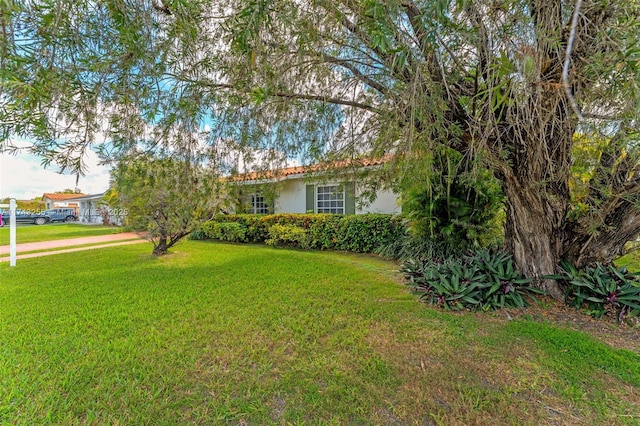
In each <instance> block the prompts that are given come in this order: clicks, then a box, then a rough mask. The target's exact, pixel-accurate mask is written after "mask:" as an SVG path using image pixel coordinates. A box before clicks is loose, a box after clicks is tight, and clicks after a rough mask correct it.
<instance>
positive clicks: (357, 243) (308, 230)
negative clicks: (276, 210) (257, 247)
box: [193, 214, 406, 253]
mask: <svg viewBox="0 0 640 426" xmlns="http://www.w3.org/2000/svg"><path fill="white" fill-rule="evenodd" d="M405 232H406V226H405V224H404V221H403V218H402V217H401V216H399V215H390V214H362V215H344V216H343V215H335V214H274V215H254V214H239V215H224V216H217V217H216V218H215V219H213V220H211V221H209V222H206V223H205V224H203V225H202V226H201V228H200V229H199V230H198V231H196V232H194V234H193V237H194V238H198V239H203V238H209V239H216V240H222V241H233V242H252V243H267V244H269V245H275V246H279V245H286V246H292V247H300V248H305V249H315V250H346V251H353V252H358V253H373V252H374V251H375V250H376V249H378V248H379V247H381V246H383V245H385V244H388V243H390V242H391V241H393V240H394V239H397V238H400V237H401V236H402V235H404V234H405Z"/></svg>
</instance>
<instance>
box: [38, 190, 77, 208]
mask: <svg viewBox="0 0 640 426" xmlns="http://www.w3.org/2000/svg"><path fill="white" fill-rule="evenodd" d="M82 196H84V194H51V193H49V192H45V193H44V194H42V202H43V203H45V205H46V206H47V207H46V208H47V209H57V208H61V207H68V208H72V209H76V210H77V209H78V208H79V207H80V205H79V204H78V202H77V201H76V200H75V198H77V197H82Z"/></svg>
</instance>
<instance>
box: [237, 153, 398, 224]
mask: <svg viewBox="0 0 640 426" xmlns="http://www.w3.org/2000/svg"><path fill="white" fill-rule="evenodd" d="M386 161H387V159H380V160H365V161H361V162H360V163H358V164H359V165H358V167H365V168H372V167H378V166H380V165H382V164H383V163H384V162H386ZM347 167H354V165H353V164H352V163H351V162H336V163H333V164H332V165H330V166H329V167H326V166H324V167H322V166H319V165H316V166H309V167H289V168H285V169H279V170H273V171H269V172H267V173H257V172H256V173H245V174H241V175H237V176H234V177H233V178H232V179H233V181H235V182H237V183H238V188H239V191H238V192H239V194H240V196H239V198H240V199H239V202H238V205H237V206H236V211H238V212H244V213H256V214H263V213H333V214H362V213H400V212H401V207H400V205H399V203H398V195H397V194H395V193H394V192H392V191H391V190H379V191H377V193H376V197H375V200H374V201H373V202H372V203H370V204H368V205H367V204H363V205H360V204H361V203H356V200H357V199H358V197H360V196H361V195H362V192H363V191H364V185H362V184H360V183H359V182H357V177H355V176H356V174H354V173H351V174H349V173H348V172H346V173H344V174H342V175H341V176H336V177H335V178H333V179H331V178H327V177H326V174H325V173H324V172H325V171H327V169H329V170H338V169H346V168H347ZM350 176H351V177H350Z"/></svg>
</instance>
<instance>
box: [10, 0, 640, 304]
mask: <svg viewBox="0 0 640 426" xmlns="http://www.w3.org/2000/svg"><path fill="white" fill-rule="evenodd" d="M0 4H1V5H2V14H1V17H0V27H1V29H2V31H3V36H4V37H2V41H0V54H1V56H0V57H1V59H0V61H1V63H0V69H1V70H2V71H0V72H1V74H0V76H1V80H0V81H1V82H2V86H0V99H1V101H0V102H1V104H0V122H2V125H1V128H2V133H1V134H2V140H3V145H4V144H5V143H6V141H7V140H8V138H9V137H10V136H12V135H23V136H28V137H30V138H33V139H34V140H35V141H36V143H35V144H34V147H33V149H34V151H36V152H37V153H38V154H40V155H42V156H44V157H45V158H48V159H51V160H52V161H56V162H58V163H60V164H62V165H63V166H64V167H70V168H74V169H80V168H81V163H80V162H79V161H78V158H81V154H82V153H83V151H84V150H86V149H88V147H89V145H90V144H91V143H93V142H94V141H95V138H96V136H97V135H99V134H101V133H104V136H105V137H106V138H107V139H108V140H109V141H110V143H109V144H106V145H104V153H105V154H107V153H109V152H110V153H112V154H113V153H116V154H117V153H122V152H126V151H127V150H130V149H131V147H132V146H140V145H141V144H144V143H146V144H147V145H149V146H151V147H154V146H157V145H158V144H161V145H167V146H170V145H174V144H182V142H180V138H179V137H178V136H177V133H173V132H172V131H171V129H173V128H175V124H176V123H179V124H180V126H182V128H186V129H188V131H190V132H197V131H199V130H200V129H201V128H203V125H204V124H205V123H206V124H207V125H208V126H209V128H210V131H209V132H208V145H207V146H208V147H209V148H210V149H211V151H210V153H209V155H210V156H212V157H213V156H217V157H216V158H219V156H221V155H222V154H221V151H224V150H226V149H227V148H228V147H230V146H232V147H234V149H236V148H245V147H246V148H250V149H247V150H244V151H243V152H245V153H246V155H247V156H249V157H251V156H252V155H253V156H255V154H256V152H259V153H260V155H259V157H260V158H261V159H263V160H266V161H265V163H267V164H268V165H273V164H274V163H276V162H279V161H283V160H284V159H286V158H288V157H305V158H309V159H317V158H334V157H359V156H379V155H383V154H393V155H394V156H395V158H396V165H397V174H396V175H398V174H402V172H403V170H406V166H405V165H406V164H407V162H410V161H411V160H412V159H414V158H420V159H421V160H423V159H425V158H426V159H428V158H429V156H431V155H432V153H433V151H434V148H435V147H437V146H445V147H447V148H449V149H452V150H455V151H457V152H458V153H459V154H461V155H462V158H464V159H465V160H472V161H465V162H464V163H461V164H462V165H463V166H464V165H466V164H473V165H475V164H485V165H486V166H487V167H489V168H490V169H491V170H492V171H493V173H494V174H495V176H496V177H497V178H498V179H499V180H500V182H501V185H502V189H503V191H504V193H505V196H506V227H505V235H506V245H507V248H508V249H509V251H510V252H511V253H512V254H513V255H514V259H515V261H516V263H517V265H518V266H519V267H520V268H521V270H522V271H523V272H524V273H525V274H527V275H529V276H532V277H534V278H536V279H537V280H538V281H537V282H538V285H539V286H541V287H542V288H545V289H547V290H548V291H550V292H551V293H552V294H554V295H556V296H559V295H560V293H559V289H558V287H557V285H556V284H555V283H554V282H553V281H551V280H547V279H544V276H546V275H548V274H553V273H554V272H555V270H556V267H557V264H558V262H559V260H560V259H561V258H567V259H569V260H572V261H573V262H575V263H577V264H578V265H584V264H588V263H591V262H595V261H611V260H612V259H614V258H615V257H616V256H618V255H619V254H620V252H621V251H622V249H623V247H624V244H625V243H626V242H627V241H629V240H630V239H632V238H634V237H635V236H636V235H637V234H638V232H639V231H640V211H638V209H637V205H638V202H639V200H638V195H639V193H640V191H639V189H640V173H638V172H640V170H638V166H639V163H638V155H637V149H638V148H637V142H638V139H639V138H638V134H639V129H638V127H639V123H638V117H639V116H640V115H639V109H640V47H639V46H640V3H639V2H638V1H637V0H623V1H610V0H577V1H566V0H552V1H549V0H545V1H541V0H502V1H501V0H497V1H496V0H455V1H454V0H436V1H418V0H413V1H412V0H384V1H383V0H338V1H329V0H272V1H267V0H231V1H224V2H220V1H215V0H198V1H196V0H194V1H186V0H153V1H144V2H131V1H125V0H105V1H101V2H90V1H88V0H50V1H28V2H17V1H14V0H3V1H2V2H1V3H0ZM577 134H579V135H581V137H582V138H583V140H586V141H594V142H593V143H594V144H595V143H596V142H595V141H597V147H596V145H593V146H594V149H593V151H592V153H591V155H590V158H589V165H588V168H587V169H586V170H587V171H588V172H587V173H586V174H584V176H583V177H585V179H586V180H585V181H583V182H582V193H581V196H580V199H579V200H578V199H576V197H575V196H574V197H573V201H572V194H571V191H572V189H571V188H572V185H573V184H572V175H571V167H572V165H573V164H574V160H575V158H576V157H575V156H576V152H575V147H574V140H575V137H576V135H577ZM150 135H152V137H149V136H150ZM587 143H588V144H591V142H587ZM583 152H584V151H583ZM222 156H223V157H224V155H222ZM427 164H428V162H427ZM427 167H428V166H427ZM465 167H466V166H465ZM576 203H577V204H576Z"/></svg>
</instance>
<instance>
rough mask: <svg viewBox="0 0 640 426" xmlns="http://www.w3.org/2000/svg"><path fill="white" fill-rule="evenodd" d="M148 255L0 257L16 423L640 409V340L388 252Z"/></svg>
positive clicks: (606, 413)
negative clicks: (431, 297)
mask: <svg viewBox="0 0 640 426" xmlns="http://www.w3.org/2000/svg"><path fill="white" fill-rule="evenodd" d="M149 252H150V246H149V245H148V244H141V245H134V246H124V247H116V248H105V249H100V250H93V251H88V252H83V253H81V254H78V253H74V254H64V255H56V256H49V257H43V258H36V259H28V260H23V261H21V262H19V263H18V266H17V267H15V268H9V267H8V266H6V265H0V423H1V424H25V425H27V424H96V425H97V424H123V425H124V424H127V425H129V424H153V425H175V424H224V423H231V424H256V425H263V424H335V425H343V424H375V425H413V424H416V425H472V424H477V425H494V424H505V425H506V424H509V425H512V424H525V425H526V424H530V425H539V424H553V425H563V424H566V425H575V424H585V425H612V424H613V425H614V424H638V423H639V422H640V395H639V389H640V356H639V354H638V353H634V352H631V351H625V350H617V349H614V348H611V347H609V346H607V345H606V344H603V343H602V342H599V341H597V340H595V339H594V338H591V337H589V336H587V335H585V334H582V333H579V332H574V331H569V330H565V329H560V328H557V327H555V326H552V325H549V324H544V323H536V322H529V321H526V320H513V321H506V320H503V319H500V318H501V316H499V315H496V314H474V315H472V314H465V315H461V314H452V313H446V312H442V311H438V310H435V309H432V308H429V307H426V306H424V305H422V304H420V303H418V302H416V300H415V297H414V296H413V295H411V294H409V293H407V292H406V290H405V288H404V287H403V286H402V285H401V284H399V283H398V282H397V276H396V275H395V273H394V271H393V270H394V269H395V265H393V264H391V263H387V262H384V261H382V260H379V259H377V258H374V257H369V256H358V255H348V254H340V253H326V252H303V251H291V250H282V249H272V248H268V247H261V246H250V245H224V244H218V243H211V242H197V241H189V242H185V243H183V244H181V245H179V246H178V247H176V248H175V250H174V252H173V253H172V254H171V255H169V256H166V257H163V258H159V259H158V258H153V257H152V256H150V255H149Z"/></svg>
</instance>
